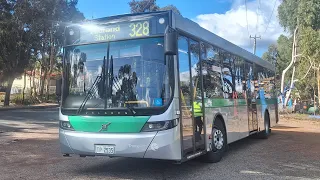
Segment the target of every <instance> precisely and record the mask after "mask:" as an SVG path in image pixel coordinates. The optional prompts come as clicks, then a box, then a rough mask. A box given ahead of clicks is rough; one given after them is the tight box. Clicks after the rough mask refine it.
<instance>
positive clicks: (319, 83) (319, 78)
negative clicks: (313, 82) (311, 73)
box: [314, 68, 320, 106]
mask: <svg viewBox="0 0 320 180" xmlns="http://www.w3.org/2000/svg"><path fill="white" fill-rule="evenodd" d="M317 84H318V104H317V106H319V104H320V98H319V95H320V69H319V68H318V69H317ZM314 102H316V101H314Z"/></svg>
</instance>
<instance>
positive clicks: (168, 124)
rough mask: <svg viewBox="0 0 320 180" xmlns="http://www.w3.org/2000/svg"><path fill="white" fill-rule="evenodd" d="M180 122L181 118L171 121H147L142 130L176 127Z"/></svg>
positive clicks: (161, 129)
mask: <svg viewBox="0 0 320 180" xmlns="http://www.w3.org/2000/svg"><path fill="white" fill-rule="evenodd" d="M178 123H179V119H173V120H169V121H156V122H147V123H146V124H145V125H144V126H143V128H142V130H141V131H142V132H151V131H163V130H167V129H171V128H174V127H176V126H177V125H178Z"/></svg>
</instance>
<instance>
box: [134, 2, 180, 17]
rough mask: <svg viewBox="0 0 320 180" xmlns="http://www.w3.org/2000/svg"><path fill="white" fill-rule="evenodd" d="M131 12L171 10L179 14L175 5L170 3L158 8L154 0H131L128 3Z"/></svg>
mask: <svg viewBox="0 0 320 180" xmlns="http://www.w3.org/2000/svg"><path fill="white" fill-rule="evenodd" d="M128 4H129V6H130V9H131V13H142V12H152V11H167V10H172V11H173V12H175V13H177V14H181V13H180V11H179V10H178V8H177V7H175V6H174V5H172V4H170V5H168V6H165V7H162V8H160V7H159V6H158V5H157V3H156V0H141V1H137V0H132V1H130V2H129V3H128Z"/></svg>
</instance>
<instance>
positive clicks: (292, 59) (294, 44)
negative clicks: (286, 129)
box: [281, 27, 298, 107]
mask: <svg viewBox="0 0 320 180" xmlns="http://www.w3.org/2000/svg"><path fill="white" fill-rule="evenodd" d="M297 30H298V27H296V29H295V30H294V33H293V43H292V57H291V62H290V64H289V66H288V67H287V68H286V69H284V70H283V71H282V77H281V93H282V95H284V77H285V74H286V72H287V71H288V70H289V69H290V67H291V66H292V65H293V64H294V62H295V59H296V50H295V49H296V33H297ZM284 107H286V103H284Z"/></svg>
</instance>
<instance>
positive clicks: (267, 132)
mask: <svg viewBox="0 0 320 180" xmlns="http://www.w3.org/2000/svg"><path fill="white" fill-rule="evenodd" d="M264 128H265V129H264V130H263V131H261V132H260V133H259V134H258V137H259V138H261V139H268V137H269V136H270V133H271V131H270V116H269V113H268V112H266V113H265V115H264Z"/></svg>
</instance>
